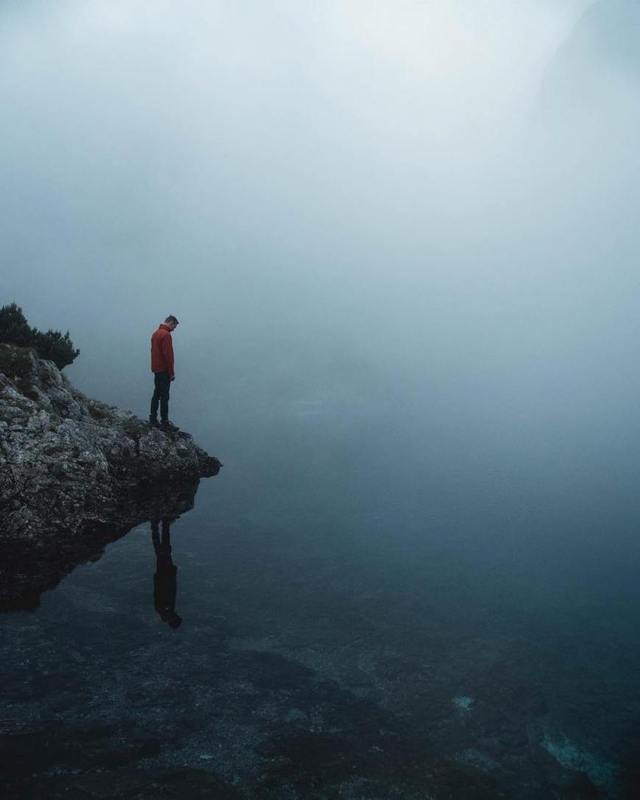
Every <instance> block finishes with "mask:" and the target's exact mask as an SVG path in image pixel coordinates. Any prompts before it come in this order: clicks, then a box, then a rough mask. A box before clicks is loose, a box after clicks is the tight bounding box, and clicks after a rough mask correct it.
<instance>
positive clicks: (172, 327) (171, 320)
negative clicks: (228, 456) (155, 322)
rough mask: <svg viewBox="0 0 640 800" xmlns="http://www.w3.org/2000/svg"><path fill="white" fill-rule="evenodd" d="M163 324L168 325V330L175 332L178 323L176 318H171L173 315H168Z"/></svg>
mask: <svg viewBox="0 0 640 800" xmlns="http://www.w3.org/2000/svg"><path fill="white" fill-rule="evenodd" d="M164 324H165V325H168V326H169V329H170V330H172V331H175V329H176V328H177V327H178V325H179V324H180V323H179V322H178V320H177V318H176V317H174V316H173V314H169V316H168V317H167V318H166V319H165V321H164Z"/></svg>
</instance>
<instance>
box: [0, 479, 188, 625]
mask: <svg viewBox="0 0 640 800" xmlns="http://www.w3.org/2000/svg"><path fill="white" fill-rule="evenodd" d="M198 485H199V482H198V481H196V482H195V483H190V484H186V485H184V484H183V485H180V486H163V487H162V491H161V492H153V493H145V494H143V495H139V496H137V497H136V496H131V497H126V498H123V499H122V502H121V503H120V505H119V506H118V507H117V508H114V509H113V512H112V513H109V514H108V515H106V516H103V517H102V518H101V519H99V520H91V521H88V522H86V523H85V525H84V526H83V528H82V533H81V534H80V535H77V536H75V537H73V538H72V539H67V540H65V541H64V542H61V541H60V539H59V537H54V536H51V537H50V538H44V539H39V540H34V539H29V538H26V537H25V539H23V540H19V541H15V540H9V541H5V542H2V536H1V533H0V542H2V545H3V547H2V549H3V558H2V564H1V565H0V611H33V610H34V609H36V608H37V607H38V606H39V604H40V595H41V594H42V593H43V592H45V591H48V590H50V589H53V588H55V587H56V586H57V585H58V583H59V582H60V581H61V580H62V578H64V577H65V575H67V574H69V573H70V572H71V571H72V570H74V569H75V568H76V567H77V566H79V565H80V564H85V563H87V562H89V561H97V560H98V559H99V558H101V556H102V554H103V552H104V548H105V546H106V545H107V544H109V543H110V542H114V541H116V540H117V539H120V538H122V537H123V536H125V535H126V534H127V533H129V531H130V530H131V529H132V528H134V527H136V526H138V525H140V524H143V523H145V522H149V521H151V526H152V531H153V535H152V538H153V543H154V547H155V550H156V556H157V570H156V577H155V592H154V593H155V599H156V608H157V609H158V613H160V616H161V617H162V619H163V620H164V621H165V622H167V623H168V624H169V625H171V626H172V627H177V626H178V625H179V624H180V617H179V616H178V615H177V614H176V613H175V593H176V567H175V566H174V565H173V562H172V559H171V544H170V525H171V523H172V522H174V521H175V520H177V519H178V517H180V516H181V515H182V514H185V513H187V512H188V511H190V510H191V509H192V508H193V506H194V502H195V495H196V492H197V490H198ZM159 526H161V529H160V527H159Z"/></svg>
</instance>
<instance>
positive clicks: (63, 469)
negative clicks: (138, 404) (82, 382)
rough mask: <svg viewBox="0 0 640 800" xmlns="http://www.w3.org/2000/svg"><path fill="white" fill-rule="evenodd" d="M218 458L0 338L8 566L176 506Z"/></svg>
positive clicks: (0, 443) (0, 469)
mask: <svg viewBox="0 0 640 800" xmlns="http://www.w3.org/2000/svg"><path fill="white" fill-rule="evenodd" d="M220 466H221V465H220V462H219V461H218V459H216V458H213V457H211V456H209V455H207V454H206V453H205V452H204V451H203V450H202V449H200V448H199V447H198V446H197V445H196V444H195V443H194V441H193V439H192V438H191V436H190V435H189V434H187V433H184V432H181V431H175V432H165V431H163V430H160V429H157V428H150V427H149V425H148V424H147V423H146V422H143V421H142V420H140V419H139V418H137V417H136V416H134V415H133V414H131V413H130V412H126V411H120V410H118V409H116V408H114V407H112V406H108V405H106V404H104V403H101V402H98V401H96V400H92V399H90V398H88V397H86V396H85V395H83V394H82V393H81V392H79V391H77V390H76V389H75V388H74V387H73V386H72V385H71V384H70V383H69V381H68V379H67V378H66V377H65V376H64V375H63V374H62V373H61V372H60V371H59V370H58V369H57V368H56V367H55V365H54V364H53V363H52V362H50V361H43V360H42V359H39V358H38V357H37V356H36V354H35V352H34V351H33V350H31V349H29V348H20V347H15V346H13V345H6V344H0V518H1V519H2V525H1V526H0V544H1V545H2V547H3V550H4V552H5V556H7V555H8V554H9V555H10V554H11V553H13V555H14V557H13V558H9V559H8V560H9V561H11V562H12V563H13V565H14V566H13V570H12V571H13V572H15V570H16V569H18V568H19V563H18V562H20V561H22V562H24V561H25V559H26V560H27V561H33V560H34V559H35V561H43V557H44V556H45V554H46V555H47V557H50V556H51V552H52V550H51V548H55V549H56V552H59V551H60V550H65V551H69V550H70V549H71V550H72V549H74V548H75V549H76V550H77V549H78V547H79V548H80V549H81V550H83V551H84V550H86V547H87V545H88V540H89V539H95V538H96V536H97V537H98V540H100V541H102V543H104V541H105V540H109V539H113V538H117V536H118V535H122V533H123V532H124V531H126V530H127V529H128V528H130V527H132V526H133V525H136V524H138V523H139V522H141V521H144V519H149V518H150V517H153V516H157V517H158V518H160V517H162V516H165V515H167V514H173V515H174V516H175V514H177V513H180V511H181V510H184V508H185V507H186V508H188V507H189V506H190V503H191V502H192V498H193V495H194V494H195V489H196V487H197V484H198V481H199V479H200V478H201V477H204V476H209V475H215V474H216V473H217V472H218V470H219V469H220ZM185 497H186V498H187V500H186V501H185V500H184V498H185ZM106 532H108V533H106ZM105 537H106V538H105ZM100 549H101V548H100ZM38 554H40V557H38ZM87 557H90V556H89V555H85V557H84V559H81V560H86V558H87ZM3 560H4V564H3V568H2V570H3V571H5V569H6V565H7V559H6V558H5V559H3ZM55 560H58V561H59V560H60V559H54V561H55ZM23 566H24V563H23ZM29 571H32V570H29ZM4 577H5V578H6V577H7V576H6V573H5V576H4ZM9 577H10V576H9Z"/></svg>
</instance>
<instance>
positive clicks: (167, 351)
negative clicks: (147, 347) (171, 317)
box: [151, 323, 175, 378]
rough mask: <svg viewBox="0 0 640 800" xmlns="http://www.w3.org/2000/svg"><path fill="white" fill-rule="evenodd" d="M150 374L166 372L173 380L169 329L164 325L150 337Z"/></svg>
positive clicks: (171, 346) (171, 345) (171, 344)
mask: <svg viewBox="0 0 640 800" xmlns="http://www.w3.org/2000/svg"><path fill="white" fill-rule="evenodd" d="M151 372H168V373H169V377H170V378H173V377H174V376H175V372H174V370H173V343H172V341H171V329H170V328H169V326H168V325H165V324H164V323H163V324H162V325H160V327H159V328H158V330H157V331H154V334H153V336H152V337H151Z"/></svg>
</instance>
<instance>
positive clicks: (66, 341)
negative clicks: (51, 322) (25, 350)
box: [0, 303, 80, 369]
mask: <svg viewBox="0 0 640 800" xmlns="http://www.w3.org/2000/svg"><path fill="white" fill-rule="evenodd" d="M0 342H4V343H5V344H15V345H17V346H18V347H33V348H34V350H35V351H36V352H37V354H38V356H39V357H40V358H46V359H48V360H49V361H53V363H54V364H55V365H56V367H58V369H63V367H66V366H67V365H68V364H71V363H73V361H74V360H75V359H76V358H77V357H78V356H79V355H80V351H79V350H76V349H75V348H74V346H73V342H72V341H71V339H70V338H69V331H67V332H66V333H65V334H62V333H61V332H60V331H52V330H48V331H47V332H46V333H43V332H42V331H39V330H38V329H37V328H32V327H31V326H30V325H29V323H28V322H27V320H26V319H25V316H24V314H23V313H22V309H21V308H20V307H19V306H17V305H16V304H15V303H11V304H10V305H8V306H2V308H0Z"/></svg>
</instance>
